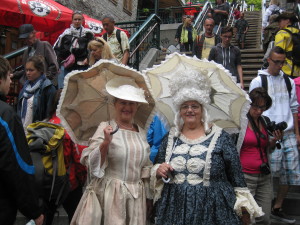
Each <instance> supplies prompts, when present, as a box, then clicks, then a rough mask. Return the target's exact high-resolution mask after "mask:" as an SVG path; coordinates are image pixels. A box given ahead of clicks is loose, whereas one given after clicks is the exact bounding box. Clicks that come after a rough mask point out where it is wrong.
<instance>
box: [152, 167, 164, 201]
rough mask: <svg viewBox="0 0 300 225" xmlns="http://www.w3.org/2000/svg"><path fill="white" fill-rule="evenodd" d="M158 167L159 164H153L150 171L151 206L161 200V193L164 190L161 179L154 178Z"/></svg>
mask: <svg viewBox="0 0 300 225" xmlns="http://www.w3.org/2000/svg"><path fill="white" fill-rule="evenodd" d="M159 166H160V164H155V165H154V166H153V167H152V169H151V177H150V189H152V190H153V204H154V203H155V202H157V200H158V199H160V198H161V193H162V190H163V188H164V182H163V181H162V179H157V178H156V170H157V169H158V167H159Z"/></svg>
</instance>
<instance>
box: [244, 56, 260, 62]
mask: <svg viewBox="0 0 300 225" xmlns="http://www.w3.org/2000/svg"><path fill="white" fill-rule="evenodd" d="M242 63H262V59H243V57H242Z"/></svg>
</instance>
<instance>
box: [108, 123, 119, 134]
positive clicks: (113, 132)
mask: <svg viewBox="0 0 300 225" xmlns="http://www.w3.org/2000/svg"><path fill="white" fill-rule="evenodd" d="M118 130H119V126H118V125H117V127H116V129H115V130H114V131H112V132H110V135H113V134H115V133H117V131H118Z"/></svg>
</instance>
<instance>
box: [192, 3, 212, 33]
mask: <svg viewBox="0 0 300 225" xmlns="http://www.w3.org/2000/svg"><path fill="white" fill-rule="evenodd" d="M209 9H212V4H211V2H210V1H207V2H206V3H205V4H204V6H203V8H202V11H201V12H200V13H199V15H198V16H197V18H196V20H195V23H194V27H195V29H196V30H197V33H199V31H200V30H201V28H202V26H201V24H202V23H203V21H204V18H205V16H206V15H207V13H208V11H209Z"/></svg>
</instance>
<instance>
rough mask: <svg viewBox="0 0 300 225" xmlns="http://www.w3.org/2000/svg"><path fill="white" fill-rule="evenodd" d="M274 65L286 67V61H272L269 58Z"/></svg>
mask: <svg viewBox="0 0 300 225" xmlns="http://www.w3.org/2000/svg"><path fill="white" fill-rule="evenodd" d="M269 59H270V60H271V61H272V62H273V63H274V64H275V65H277V66H284V65H286V61H285V60H283V61H281V60H273V59H271V58H269Z"/></svg>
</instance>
